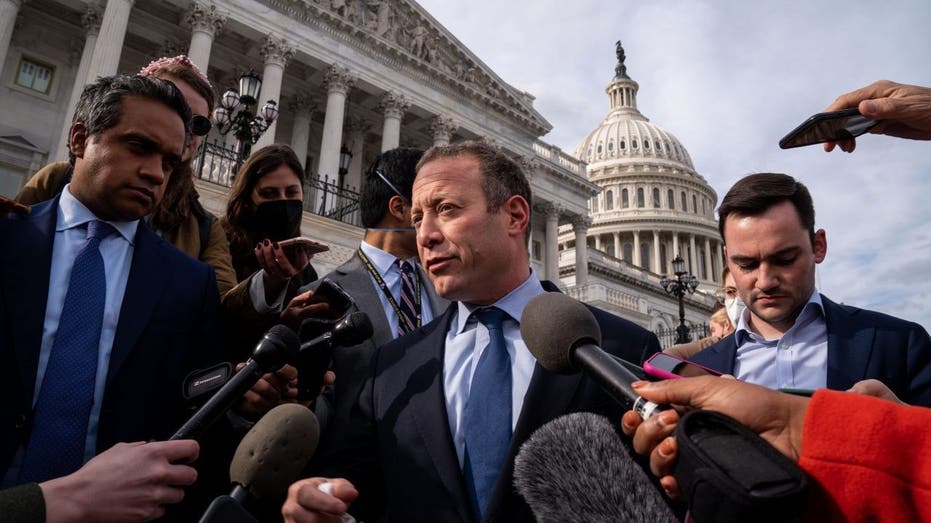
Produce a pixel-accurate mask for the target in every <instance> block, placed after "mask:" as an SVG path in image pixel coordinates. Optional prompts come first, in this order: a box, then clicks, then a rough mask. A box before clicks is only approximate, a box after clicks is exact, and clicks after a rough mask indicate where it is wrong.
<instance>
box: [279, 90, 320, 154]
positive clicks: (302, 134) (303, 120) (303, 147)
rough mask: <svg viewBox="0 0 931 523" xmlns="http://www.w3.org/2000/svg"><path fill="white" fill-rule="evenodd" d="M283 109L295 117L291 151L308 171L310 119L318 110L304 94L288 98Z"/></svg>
mask: <svg viewBox="0 0 931 523" xmlns="http://www.w3.org/2000/svg"><path fill="white" fill-rule="evenodd" d="M282 105H283V108H284V109H285V110H287V111H288V112H289V113H291V114H292V115H294V123H293V124H292V125H291V149H293V150H294V154H296V155H297V159H298V160H300V162H301V166H302V167H304V170H305V172H306V170H307V165H306V164H307V144H308V143H309V142H310V119H311V115H312V114H313V112H314V109H315V108H316V105H315V104H314V102H313V100H312V99H311V98H310V97H309V96H307V95H306V94H303V93H298V94H296V95H294V96H291V97H290V98H288V100H287V101H286V103H284V104H282Z"/></svg>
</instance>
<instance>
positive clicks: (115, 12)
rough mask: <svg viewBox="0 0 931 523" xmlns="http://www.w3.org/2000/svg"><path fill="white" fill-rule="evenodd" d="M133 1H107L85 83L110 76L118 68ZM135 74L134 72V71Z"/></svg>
mask: <svg viewBox="0 0 931 523" xmlns="http://www.w3.org/2000/svg"><path fill="white" fill-rule="evenodd" d="M133 3H134V0H108V1H107V7H106V9H105V10H104V12H103V20H102V21H101V23H100V34H99V35H98V36H97V42H96V43H95V44H94V55H93V57H92V58H91V64H90V66H89V67H88V68H87V77H86V81H87V82H93V81H94V80H96V79H97V77H98V76H110V75H114V74H116V72H117V68H118V67H119V66H120V54H121V53H122V52H123V40H124V39H125V38H126V26H127V25H129V13H130V11H132V8H133ZM134 72H135V71H134Z"/></svg>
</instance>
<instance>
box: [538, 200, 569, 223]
mask: <svg viewBox="0 0 931 523" xmlns="http://www.w3.org/2000/svg"><path fill="white" fill-rule="evenodd" d="M564 208H565V207H564V206H563V204H561V203H559V202H542V203H539V204H537V205H535V206H534V209H536V210H537V211H538V212H540V213H541V214H543V215H544V216H546V218H547V219H553V218H555V219H557V220H559V215H560V214H562V211H563V209H564Z"/></svg>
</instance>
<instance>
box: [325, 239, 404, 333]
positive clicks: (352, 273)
mask: <svg viewBox="0 0 931 523" xmlns="http://www.w3.org/2000/svg"><path fill="white" fill-rule="evenodd" d="M334 272H335V276H336V278H334V281H336V283H338V284H339V285H340V286H341V287H342V288H343V290H345V291H346V292H347V293H349V295H350V296H352V297H353V298H354V299H355V302H356V307H357V308H358V309H359V310H360V311H362V312H364V313H365V314H367V315H368V317H369V320H371V322H372V329H373V331H374V333H373V335H372V339H373V340H374V341H375V346H376V347H377V346H379V345H382V344H385V343H388V342H389V341H391V340H392V339H393V338H394V336H393V335H392V329H391V326H390V325H388V319H387V318H386V317H385V310H384V309H383V308H382V306H381V299H380V298H379V296H378V293H381V289H379V288H378V287H376V286H375V285H374V284H373V283H372V277H371V276H369V272H368V270H367V269H366V268H365V266H364V265H362V262H361V261H360V260H359V256H358V255H353V256H352V258H350V259H349V261H347V262H346V263H344V264H342V265H340V266H339V267H338V268H337V269H336V270H335V271H334Z"/></svg>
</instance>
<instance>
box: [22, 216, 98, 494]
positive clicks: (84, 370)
mask: <svg viewBox="0 0 931 523" xmlns="http://www.w3.org/2000/svg"><path fill="white" fill-rule="evenodd" d="M114 232H116V230H115V229H114V228H113V227H112V226H111V225H110V224H108V223H106V222H101V221H97V220H94V221H91V222H89V223H88V224H87V241H86V242H85V243H84V245H83V246H82V247H81V250H79V251H78V254H77V256H76V257H75V259H74V267H73V268H72V269H71V279H70V281H69V283H68V292H67V293H66V294H65V303H64V306H63V307H62V310H61V319H60V320H59V322H58V332H57V333H56V334H55V341H54V342H53V343H52V350H51V352H50V353H49V360H48V365H47V366H46V368H45V377H44V378H43V379H42V388H41V389H40V390H39V397H38V399H37V400H36V406H35V418H34V420H33V425H32V434H31V436H30V438H29V443H28V445H27V446H26V453H25V455H24V457H23V466H22V468H21V469H20V474H19V479H20V481H21V482H29V481H36V482H41V481H45V480H48V479H52V478H55V477H59V476H63V475H66V474H70V473H72V472H74V471H75V470H77V469H79V468H81V465H82V464H83V462H84V443H85V440H86V439H87V422H88V418H89V417H90V412H91V407H92V406H93V404H94V384H95V382H96V376H97V355H98V352H99V350H98V349H99V346H100V327H101V324H102V323H103V309H104V303H105V301H106V294H107V283H106V275H105V274H104V268H103V257H101V256H100V250H99V247H100V241H101V240H102V239H103V238H106V237H107V236H109V235H110V234H112V233H114Z"/></svg>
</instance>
